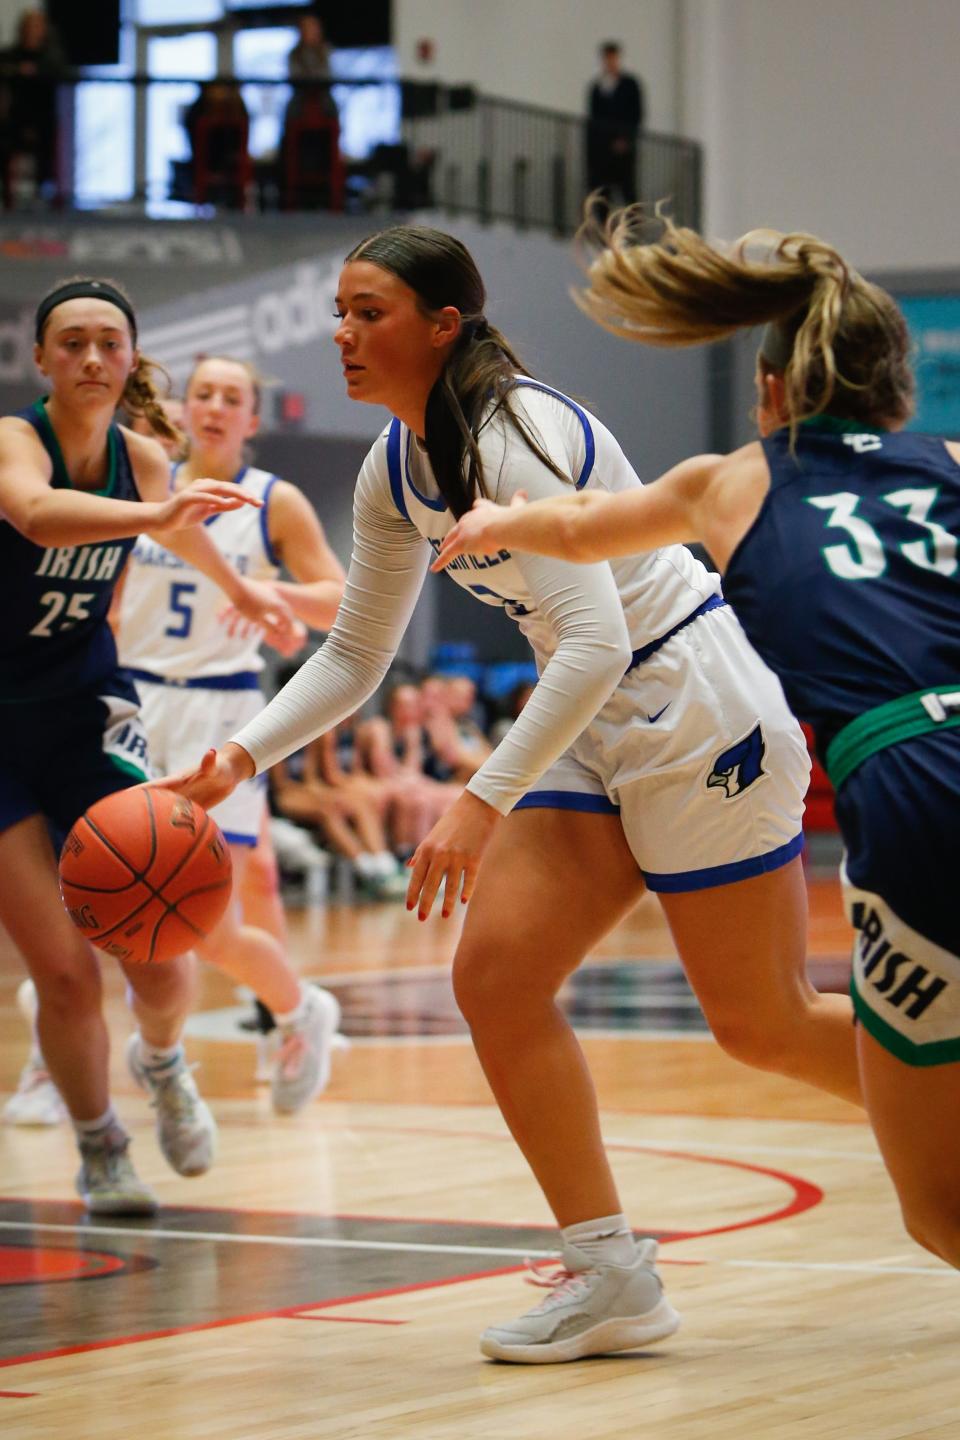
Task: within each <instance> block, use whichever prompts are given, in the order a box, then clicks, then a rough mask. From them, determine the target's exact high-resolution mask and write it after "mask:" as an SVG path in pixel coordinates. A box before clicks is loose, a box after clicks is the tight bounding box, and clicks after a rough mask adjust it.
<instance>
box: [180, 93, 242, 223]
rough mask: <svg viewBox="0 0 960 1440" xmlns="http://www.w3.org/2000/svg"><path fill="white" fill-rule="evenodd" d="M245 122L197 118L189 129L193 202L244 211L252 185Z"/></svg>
mask: <svg viewBox="0 0 960 1440" xmlns="http://www.w3.org/2000/svg"><path fill="white" fill-rule="evenodd" d="M249 138H250V123H249V121H248V120H247V119H245V118H240V117H237V118H235V119H234V118H227V117H225V116H220V115H215V114H211V115H198V116H197V119H196V121H195V124H194V127H193V135H192V141H193V199H194V204H196V205H205V204H207V202H208V201H209V202H211V203H213V204H220V205H228V206H230V207H231V208H232V209H235V210H244V209H246V206H247V197H248V196H249V195H250V193H251V188H252V185H253V160H252V159H251V157H250V151H249V149H248V148H247V147H248V141H249Z"/></svg>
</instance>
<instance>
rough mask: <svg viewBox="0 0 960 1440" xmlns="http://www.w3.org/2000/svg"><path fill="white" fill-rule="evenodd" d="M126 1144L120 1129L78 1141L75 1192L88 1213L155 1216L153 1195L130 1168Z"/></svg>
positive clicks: (130, 1163)
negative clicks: (78, 1166)
mask: <svg viewBox="0 0 960 1440" xmlns="http://www.w3.org/2000/svg"><path fill="white" fill-rule="evenodd" d="M129 1147H130V1139H129V1136H127V1135H126V1134H124V1132H123V1131H122V1130H111V1131H110V1132H109V1134H108V1135H107V1136H106V1137H105V1138H103V1139H97V1140H81V1141H80V1171H79V1174H78V1175H77V1194H78V1195H79V1196H80V1198H81V1200H82V1201H83V1203H84V1204H85V1205H86V1207H87V1209H88V1210H89V1212H90V1214H91V1215H155V1214H156V1213H157V1211H158V1210H159V1208H160V1204H159V1201H158V1200H157V1197H156V1195H154V1193H153V1191H152V1190H151V1189H150V1186H149V1185H145V1184H144V1183H143V1181H142V1180H141V1179H140V1178H139V1176H138V1175H137V1172H136V1171H135V1170H134V1168H133V1162H132V1160H131V1159H130V1156H129V1155H128V1154H127V1151H128V1149H129Z"/></svg>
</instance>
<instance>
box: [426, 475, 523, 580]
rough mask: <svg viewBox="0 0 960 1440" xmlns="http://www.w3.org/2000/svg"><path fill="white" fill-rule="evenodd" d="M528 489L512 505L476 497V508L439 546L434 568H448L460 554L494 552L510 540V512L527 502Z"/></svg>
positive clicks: (520, 493) (517, 496)
mask: <svg viewBox="0 0 960 1440" xmlns="http://www.w3.org/2000/svg"><path fill="white" fill-rule="evenodd" d="M526 503H527V495H526V491H524V490H518V491H517V493H516V495H514V497H513V499H512V500H511V501H510V504H509V505H495V504H494V502H493V501H492V500H483V499H480V500H475V501H474V503H473V509H472V510H468V511H467V513H466V515H461V516H460V519H459V520H458V521H457V523H456V525H454V527H453V529H452V530H451V531H450V533H449V535H447V536H446V537H445V539H444V541H443V544H442V545H441V546H440V550H439V552H438V554H437V558H436V560H434V562H433V564H432V565H431V566H430V569H431V570H433V571H440V570H444V569H446V567H447V566H448V565H449V564H450V561H451V560H455V559H456V558H457V556H458V555H492V554H493V553H494V552H495V551H497V550H499V549H501V548H502V547H503V546H505V545H507V544H508V543H509V535H510V511H511V510H516V509H519V508H520V507H521V506H523V505H526Z"/></svg>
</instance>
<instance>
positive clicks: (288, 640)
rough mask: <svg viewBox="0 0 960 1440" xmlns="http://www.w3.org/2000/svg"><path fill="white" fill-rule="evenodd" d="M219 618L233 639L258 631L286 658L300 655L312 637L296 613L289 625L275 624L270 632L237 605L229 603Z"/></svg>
mask: <svg viewBox="0 0 960 1440" xmlns="http://www.w3.org/2000/svg"><path fill="white" fill-rule="evenodd" d="M217 619H218V620H219V621H220V623H221V625H222V626H223V628H224V630H225V631H226V633H227V634H228V635H229V636H230V637H231V639H234V640H236V639H243V640H246V639H247V638H248V637H249V636H250V635H253V634H254V633H257V634H259V636H260V638H261V639H262V640H263V641H264V642H265V643H266V644H267V645H269V646H271V648H272V649H274V650H276V652H277V654H278V655H282V656H283V658H284V659H285V660H290V659H291V658H292V657H293V656H294V655H299V654H300V651H301V650H302V649H303V647H304V645H306V643H307V641H308V639H309V638H310V631H309V630H308V629H307V627H306V625H304V623H303V621H302V620H298V619H297V617H296V616H295V615H293V616H292V619H291V622H290V624H289V626H288V625H286V623H285V622H284V624H283V625H282V626H274V627H273V628H272V629H271V630H270V631H269V632H267V631H266V630H264V628H263V626H262V625H258V624H257V622H256V621H255V620H248V619H247V618H246V616H245V615H241V614H240V611H239V610H238V609H237V608H236V606H235V605H228V606H227V607H226V609H225V610H221V611H220V613H219V615H218V616H217Z"/></svg>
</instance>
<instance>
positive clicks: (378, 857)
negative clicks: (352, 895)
mask: <svg viewBox="0 0 960 1440" xmlns="http://www.w3.org/2000/svg"><path fill="white" fill-rule="evenodd" d="M337 728H338V727H337ZM335 753H336V728H335V729H334V730H332V731H328V732H327V734H325V735H321V736H319V737H318V738H317V739H316V740H312V741H311V742H310V744H309V745H307V746H305V747H304V749H303V750H301V751H298V752H297V754H296V755H291V756H289V757H288V758H287V759H286V760H281V761H279V762H278V763H277V764H276V765H274V766H273V768H272V769H271V771H270V790H271V796H272V801H273V805H274V807H275V809H276V811H277V812H278V813H279V814H280V815H282V816H284V817H285V818H286V819H288V820H293V821H294V822H295V823H296V824H298V825H303V826H305V827H308V828H312V829H317V830H319V831H320V833H321V834H322V836H323V838H324V840H325V841H326V842H327V844H328V845H329V846H330V848H331V849H332V850H333V851H334V852H335V853H336V854H338V855H343V856H344V857H345V858H346V859H347V860H349V861H350V864H351V866H352V867H353V871H354V874H355V875H356V878H357V880H358V881H359V883H360V885H361V886H362V887H363V889H364V890H366V891H367V893H368V894H370V895H372V896H373V897H374V898H375V899H378V900H398V899H401V898H402V897H403V896H404V895H405V894H406V892H407V879H406V876H405V874H404V873H403V870H402V868H401V866H400V865H399V864H398V862H397V859H396V857H395V856H394V855H393V854H392V853H391V851H390V850H389V848H388V845H387V839H386V835H385V833H384V829H383V822H382V819H381V817H380V815H379V814H378V813H377V805H376V802H375V800H374V799H373V797H372V796H371V795H370V794H369V793H368V792H366V791H365V790H364V788H363V787H362V786H356V785H352V784H350V783H349V780H348V777H347V776H345V775H344V774H343V772H341V771H340V769H339V766H338V764H337V761H336V759H335ZM331 767H332V770H331ZM330 773H333V774H334V775H335V776H336V777H337V778H336V779H335V780H334V782H333V783H330V781H328V780H327V779H326V778H325V774H330Z"/></svg>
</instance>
